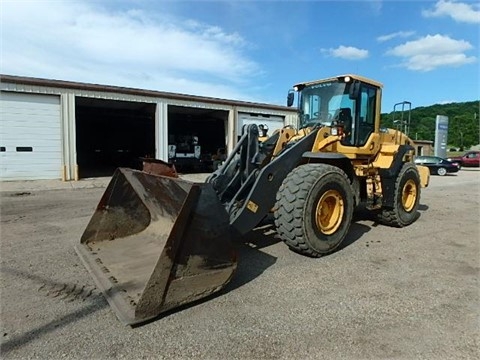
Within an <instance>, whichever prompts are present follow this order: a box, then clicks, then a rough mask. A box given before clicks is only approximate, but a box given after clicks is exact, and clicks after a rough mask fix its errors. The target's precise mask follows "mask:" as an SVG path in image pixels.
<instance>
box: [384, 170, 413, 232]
mask: <svg viewBox="0 0 480 360" xmlns="http://www.w3.org/2000/svg"><path fill="white" fill-rule="evenodd" d="M394 191H395V195H394V206H393V208H383V209H382V210H381V211H380V213H379V214H378V220H379V221H380V222H381V223H383V224H385V225H389V226H395V227H404V226H407V225H410V224H411V223H413V222H415V220H417V219H418V216H419V213H418V204H419V202H420V175H419V174H418V170H417V168H416V166H415V165H414V164H412V163H405V164H404V165H403V167H402V169H401V170H400V172H399V174H398V176H397V180H396V182H395V190H394Z"/></svg>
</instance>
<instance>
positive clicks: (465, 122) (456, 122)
mask: <svg viewBox="0 0 480 360" xmlns="http://www.w3.org/2000/svg"><path fill="white" fill-rule="evenodd" d="M402 108H403V110H404V111H403V112H402ZM407 110H408V105H406V106H401V105H399V106H397V107H396V111H392V112H390V113H384V114H382V115H381V124H382V125H381V126H382V127H388V128H393V129H395V128H398V129H399V130H402V131H404V132H408V134H407V135H408V136H409V137H410V138H411V139H414V140H430V141H434V140H435V122H436V117H437V115H444V116H448V144H447V145H448V147H455V148H459V149H460V150H461V151H463V150H464V149H468V148H470V147H471V146H473V145H478V144H480V125H479V124H480V101H479V100H476V101H468V102H461V103H449V104H435V105H431V106H422V107H417V108H414V109H412V110H411V114H410V124H408V112H407ZM402 115H403V116H402ZM402 121H403V123H402Z"/></svg>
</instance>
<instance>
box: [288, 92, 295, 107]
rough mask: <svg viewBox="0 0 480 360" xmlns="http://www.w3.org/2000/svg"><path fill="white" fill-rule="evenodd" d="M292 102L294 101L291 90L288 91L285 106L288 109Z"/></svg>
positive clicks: (293, 94) (293, 93)
mask: <svg viewBox="0 0 480 360" xmlns="http://www.w3.org/2000/svg"><path fill="white" fill-rule="evenodd" d="M294 100H295V92H294V91H293V90H288V95H287V106H288V107H290V106H292V105H293V101H294Z"/></svg>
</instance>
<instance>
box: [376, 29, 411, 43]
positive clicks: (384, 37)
mask: <svg viewBox="0 0 480 360" xmlns="http://www.w3.org/2000/svg"><path fill="white" fill-rule="evenodd" d="M414 34H415V31H397V32H394V33H391V34H387V35H381V36H379V37H377V41H378V42H384V41H388V40H392V39H394V38H397V37H400V38H406V37H409V36H412V35H414Z"/></svg>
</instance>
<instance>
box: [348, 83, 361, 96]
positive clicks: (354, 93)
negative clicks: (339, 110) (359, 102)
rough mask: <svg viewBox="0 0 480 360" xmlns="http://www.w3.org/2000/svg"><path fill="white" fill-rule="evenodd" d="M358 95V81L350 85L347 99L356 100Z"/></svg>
mask: <svg viewBox="0 0 480 360" xmlns="http://www.w3.org/2000/svg"><path fill="white" fill-rule="evenodd" d="M359 93H360V82H359V81H354V82H353V83H352V84H351V85H350V89H349V91H348V97H349V98H350V99H351V100H355V99H356V98H358V94H359Z"/></svg>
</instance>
